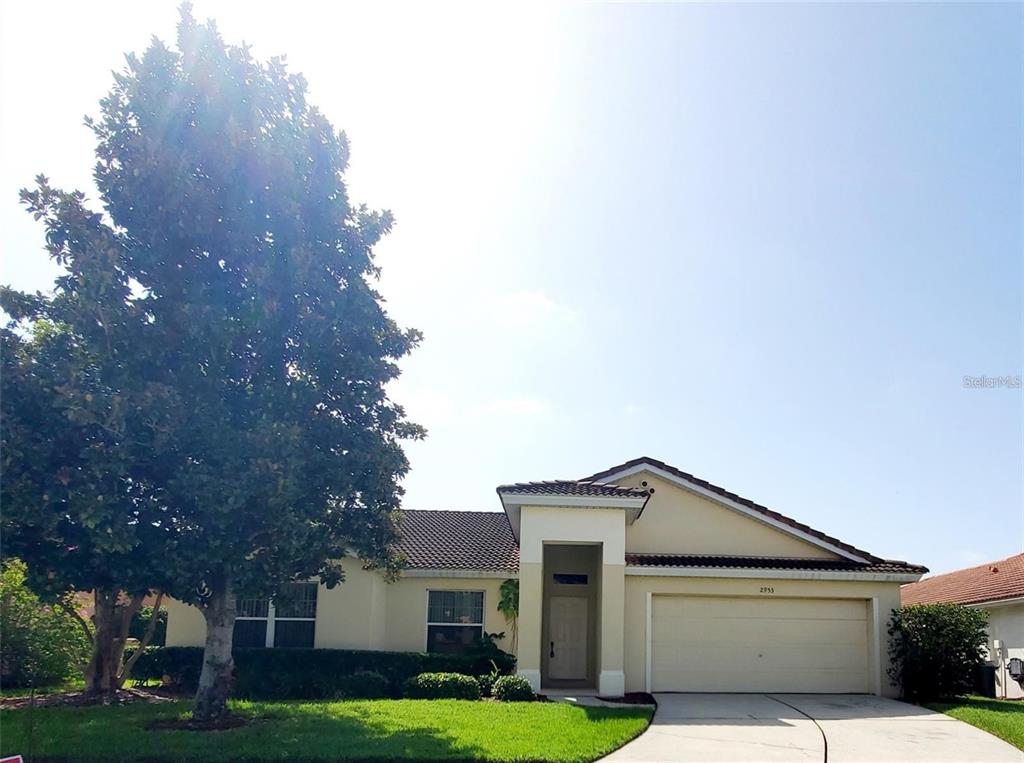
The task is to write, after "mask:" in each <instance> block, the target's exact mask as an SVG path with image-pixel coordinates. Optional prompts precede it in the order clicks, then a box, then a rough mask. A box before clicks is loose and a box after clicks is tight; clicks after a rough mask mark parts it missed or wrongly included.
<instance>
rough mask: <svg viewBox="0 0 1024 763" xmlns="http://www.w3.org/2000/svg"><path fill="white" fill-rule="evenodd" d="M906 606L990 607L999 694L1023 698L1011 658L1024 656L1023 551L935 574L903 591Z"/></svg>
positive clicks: (992, 653)
mask: <svg viewBox="0 0 1024 763" xmlns="http://www.w3.org/2000/svg"><path fill="white" fill-rule="evenodd" d="M900 598H901V599H902V601H903V605H904V606H907V605H910V604H938V603H942V602H951V603H954V604H966V605H967V606H969V607H977V608H979V609H984V610H987V611H988V654H989V660H990V661H991V662H992V663H993V664H994V665H995V666H996V696H997V697H1003V698H1007V699H1022V698H1024V689H1022V686H1021V682H1019V681H1016V680H1014V679H1013V677H1012V676H1011V675H1010V671H1009V662H1010V660H1012V659H1014V658H1017V659H1019V660H1024V554H1017V555H1016V556H1011V557H1010V558H1009V559H1000V560H999V561H998V562H988V563H987V564H981V565H978V566H977V567H969V568H967V569H964V570H957V571H956V572H947V573H946V574H944V575H934V576H932V577H930V578H925V579H924V580H922V581H920V582H918V583H911V584H910V585H905V586H903V588H902V589H901V590H900Z"/></svg>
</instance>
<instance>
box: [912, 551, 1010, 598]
mask: <svg viewBox="0 0 1024 763" xmlns="http://www.w3.org/2000/svg"><path fill="white" fill-rule="evenodd" d="M1018 596H1024V554H1017V555H1016V556H1011V557H1010V558H1009V559H1000V560H999V561H998V562H988V563H987V564H980V565H978V566H977V567H968V568H967V569H965V570H957V571H956V572H947V573H946V574H944V575H934V576H932V577H930V578H926V579H924V580H919V581H918V582H916V583H911V584H910V585H905V586H903V587H902V588H901V589H900V598H901V599H902V601H903V604H904V605H907V604H936V603H939V602H952V603H956V604H977V603H979V602H984V601H999V600H1000V599H1015V598H1017V597H1018Z"/></svg>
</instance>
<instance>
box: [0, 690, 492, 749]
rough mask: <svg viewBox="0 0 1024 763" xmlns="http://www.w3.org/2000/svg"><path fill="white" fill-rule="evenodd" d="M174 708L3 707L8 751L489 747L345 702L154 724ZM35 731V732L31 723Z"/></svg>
mask: <svg viewBox="0 0 1024 763" xmlns="http://www.w3.org/2000/svg"><path fill="white" fill-rule="evenodd" d="M186 709H187V708H186V706H184V705H178V706H177V707H175V708H166V707H164V708H154V707H152V706H151V707H149V708H139V709H128V708H92V709H90V711H89V712H82V710H81V709H78V708H76V709H75V710H74V711H72V712H68V710H66V709H61V708H47V709H45V710H36V711H35V716H36V717H35V719H30V718H29V717H27V715H26V714H24V713H23V711H14V712H10V713H6V712H5V717H4V736H5V737H6V738H5V740H4V743H3V754H5V755H6V754H18V753H21V754H25V753H27V752H29V751H28V750H27V749H25V748H24V745H26V744H28V742H29V740H30V739H32V747H33V748H34V749H33V750H32V753H33V754H32V758H31V760H32V761H33V763H64V762H65V761H125V762H126V763H128V762H129V761H130V763H172V762H173V763H178V761H195V763H228V762H229V761H230V762H231V763H257V762H259V763H269V762H271V761H288V763H327V761H337V762H338V763H364V762H365V763H370V762H371V761H372V763H391V762H392V761H417V763H434V762H440V761H444V763H463V762H464V763H470V761H474V762H477V761H480V760H484V759H486V758H487V751H486V750H484V749H482V748H480V747H478V746H476V745H473V744H469V743H467V742H465V741H463V740H459V739H457V738H456V737H455V736H454V735H453V734H451V733H448V732H446V731H445V729H444V728H443V727H442V725H441V724H439V723H423V724H417V723H416V722H415V720H412V721H405V720H403V719H402V717H401V715H400V714H398V715H394V714H392V715H379V716H373V715H372V713H369V712H368V713H361V712H359V711H358V710H356V711H353V710H349V711H347V712H346V709H345V708H344V705H342V706H340V709H339V706H337V705H335V706H330V705H313V704H309V705H305V704H303V705H275V706H267V707H259V706H256V707H253V706H250V707H240V708H238V709H236V710H235V714H236V716H238V717H242V718H245V720H246V723H245V724H244V725H243V726H240V727H238V728H232V729H224V730H217V731H194V730H181V729H167V728H156V729H154V728H153V724H154V723H155V722H159V721H161V720H163V721H168V720H173V719H175V718H179V719H180V718H182V717H184V713H185V712H186ZM30 720H32V721H33V725H34V726H35V728H34V729H33V731H32V733H31V735H30V732H29V729H28V727H27V726H28V722H29V721H30Z"/></svg>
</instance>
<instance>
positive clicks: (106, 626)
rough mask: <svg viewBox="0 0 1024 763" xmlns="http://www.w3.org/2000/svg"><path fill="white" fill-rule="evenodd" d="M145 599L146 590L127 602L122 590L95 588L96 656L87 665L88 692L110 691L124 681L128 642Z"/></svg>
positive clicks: (93, 646)
mask: <svg viewBox="0 0 1024 763" xmlns="http://www.w3.org/2000/svg"><path fill="white" fill-rule="evenodd" d="M144 599H145V594H140V595H138V596H133V597H131V598H130V599H129V600H128V601H127V603H125V602H122V601H121V592H120V591H111V590H108V589H105V588H97V589H96V590H95V591H94V592H93V601H94V602H95V604H94V609H95V614H94V615H93V621H94V623H95V629H94V632H93V634H92V656H91V657H90V658H89V663H88V664H87V665H86V666H85V691H86V692H87V693H88V694H95V695H103V694H110V693H112V692H115V691H117V690H118V689H120V688H121V687H122V686H123V685H124V682H125V678H127V675H126V674H125V673H124V672H122V670H121V662H122V660H123V659H124V645H125V642H126V641H127V640H128V630H129V628H130V627H131V622H132V618H133V617H135V613H136V612H138V611H139V607H141V606H142V602H143V600H144ZM87 632H88V629H87Z"/></svg>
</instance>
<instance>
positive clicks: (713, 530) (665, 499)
mask: <svg viewBox="0 0 1024 763" xmlns="http://www.w3.org/2000/svg"><path fill="white" fill-rule="evenodd" d="M645 481H646V482H647V486H648V487H653V488H654V495H652V496H651V497H650V498H649V499H648V501H647V505H646V506H645V507H644V510H643V513H642V514H641V515H640V518H639V519H637V520H636V522H634V523H633V524H632V525H629V526H627V527H626V551H627V552H629V553H636V554H642V553H664V554H729V555H738V556H742V555H751V556H796V557H814V558H824V559H834V558H836V554H833V553H832V552H830V551H828V550H827V549H823V548H820V547H819V546H815V545H813V544H811V543H807V542H806V541H803V540H801V539H799V538H794V537H793V536H791V535H787V534H786V533H784V532H782V531H781V530H778V529H776V528H774V527H770V526H769V525H767V524H765V523H763V522H761V521H758V520H757V519H754V518H751V517H749V516H745V515H743V514H741V513H739V512H738V511H735V510H733V509H730V508H728V507H725V506H722V505H721V504H719V503H716V502H714V501H712V500H710V499H708V498H704V497H703V496H699V495H697V494H695V493H691V492H689V491H688V490H684V489H683V488H681V487H679V486H678V485H673V484H672V483H671V482H668V481H667V480H664V479H661V478H659V477H656V476H654V475H653V474H650V473H649V472H640V473H638V474H634V475H631V476H629V477H625V478H623V479H621V480H617V481H616V482H617V483H618V484H623V485H629V486H631V487H640V486H641V483H642V482H645Z"/></svg>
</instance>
